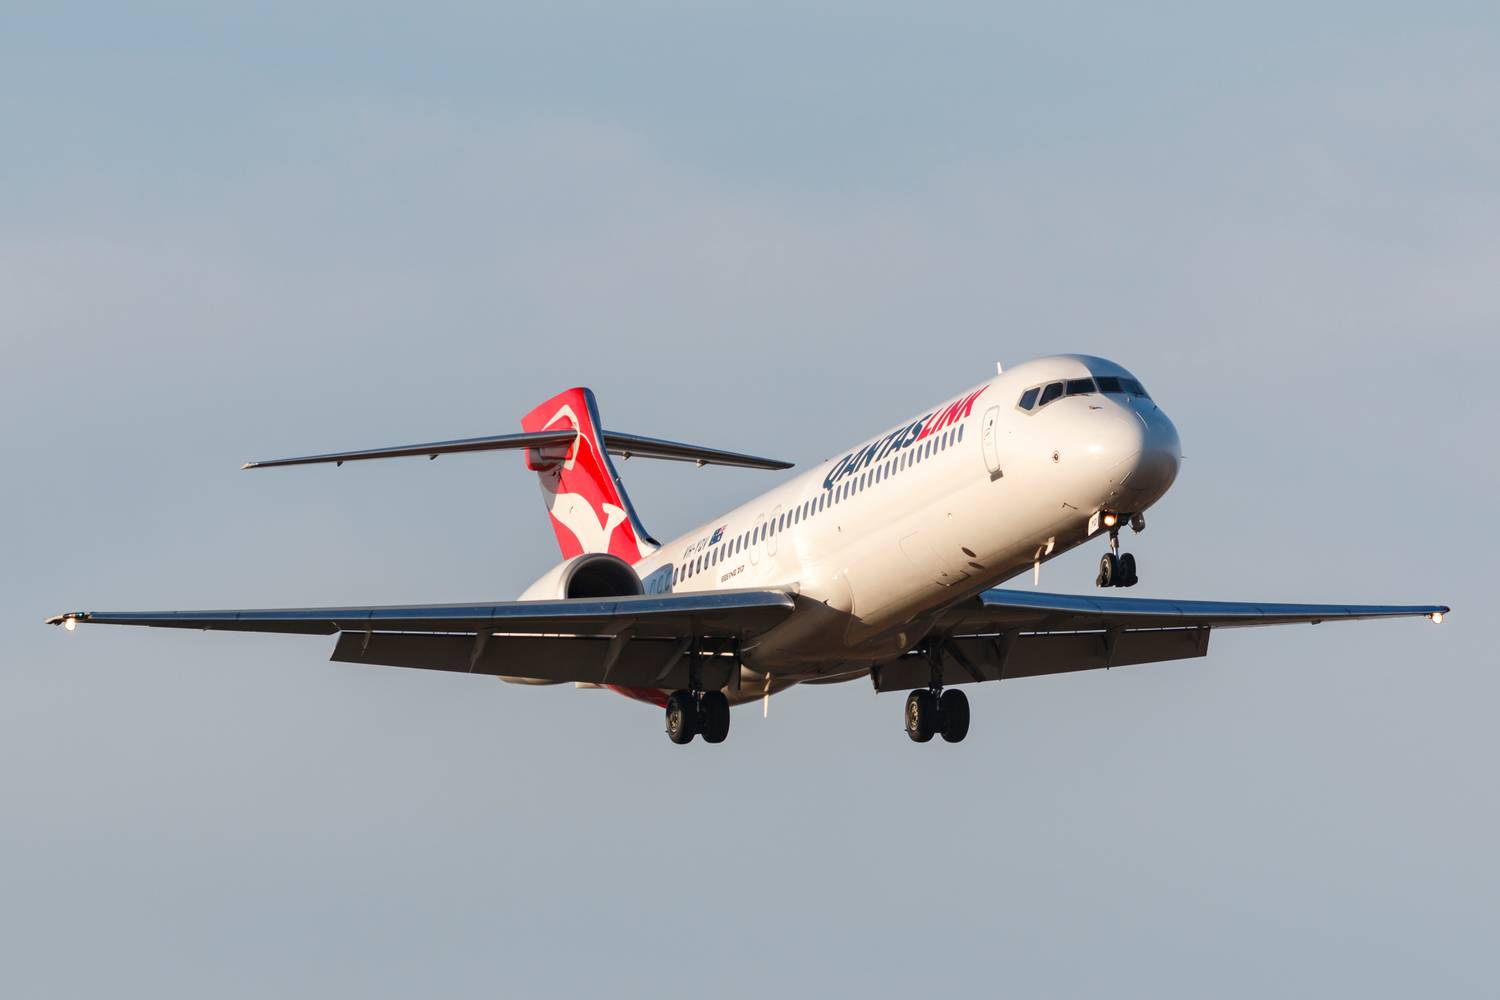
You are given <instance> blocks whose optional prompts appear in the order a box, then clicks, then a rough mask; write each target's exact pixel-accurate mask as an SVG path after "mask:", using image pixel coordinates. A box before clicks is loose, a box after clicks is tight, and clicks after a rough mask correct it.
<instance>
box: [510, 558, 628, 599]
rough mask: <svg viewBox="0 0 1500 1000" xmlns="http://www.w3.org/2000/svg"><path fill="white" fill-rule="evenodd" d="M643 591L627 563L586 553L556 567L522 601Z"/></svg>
mask: <svg viewBox="0 0 1500 1000" xmlns="http://www.w3.org/2000/svg"><path fill="white" fill-rule="evenodd" d="M645 592H646V588H645V587H644V586H643V585H642V584H641V578H640V576H639V575H638V574H637V573H636V571H635V570H634V569H632V568H631V566H630V564H629V563H628V562H626V561H625V560H624V559H621V558H620V557H619V556H612V555H610V554H609V553H607V552H585V553H584V554H583V555H581V556H574V557H573V558H572V559H569V560H567V561H566V562H563V563H560V564H558V565H557V566H556V567H554V568H553V569H552V570H551V571H550V572H549V573H547V575H545V576H543V577H542V578H541V579H540V580H538V581H537V582H536V583H533V584H532V585H531V586H529V587H527V588H526V591H525V593H523V594H522V595H521V600H523V601H545V600H552V599H555V598H571V597H595V598H598V597H634V596H636V595H638V594H644V593H645Z"/></svg>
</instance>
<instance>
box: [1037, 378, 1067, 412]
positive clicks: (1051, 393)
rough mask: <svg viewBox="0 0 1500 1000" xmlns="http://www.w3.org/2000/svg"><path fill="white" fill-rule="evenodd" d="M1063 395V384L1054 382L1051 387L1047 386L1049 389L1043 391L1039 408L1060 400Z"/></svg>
mask: <svg viewBox="0 0 1500 1000" xmlns="http://www.w3.org/2000/svg"><path fill="white" fill-rule="evenodd" d="M1062 394H1063V384H1062V383H1061V382H1053V383H1052V384H1051V385H1049V386H1047V388H1045V389H1043V390H1042V399H1041V402H1039V403H1037V406H1039V407H1041V406H1046V405H1047V404H1048V403H1050V402H1052V401H1053V400H1054V399H1058V398H1059V397H1061V396H1062Z"/></svg>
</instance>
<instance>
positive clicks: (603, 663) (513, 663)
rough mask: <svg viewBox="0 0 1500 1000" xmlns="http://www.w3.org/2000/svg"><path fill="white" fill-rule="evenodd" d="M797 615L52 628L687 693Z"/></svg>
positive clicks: (103, 618)
mask: <svg viewBox="0 0 1500 1000" xmlns="http://www.w3.org/2000/svg"><path fill="white" fill-rule="evenodd" d="M792 608H793V601H792V597H791V595H789V594H787V593H785V592H783V591H778V590H719V591H710V592H703V593H686V594H654V595H649V594H648V595H644V596H639V597H610V598H600V599H593V598H572V599H568V600H549V601H511V602H509V603H500V604H421V605H409V606H402V605H396V606H384V607H351V608H282V609H269V610H225V611H75V612H70V613H68V614H64V615H58V616H56V617H54V618H49V619H47V622H48V624H50V625H64V626H67V627H68V628H70V629H71V628H74V627H76V626H77V625H79V624H104V625H147V626H155V627H158V628H187V629H208V630H226V631H235V632H289V633H300V634H312V635H332V634H334V633H336V632H337V633H341V635H340V636H339V641H338V644H337V645H336V646H335V647H334V652H333V659H334V660H338V661H341V662H351V663H372V664H386V665H390V666H401V667H417V668H421V669H428V670H454V671H462V672H468V673H482V674H494V675H497V676H502V677H508V678H516V679H525V680H532V681H536V682H540V683H560V682H565V681H581V682H586V683H595V684H605V683H608V684H619V685H622V686H634V687H644V688H657V687H664V688H672V687H684V686H686V685H687V682H688V670H689V666H690V661H693V660H694V654H696V665H697V667H698V668H699V669H700V670H701V671H702V672H703V680H704V682H706V683H713V682H717V684H716V685H715V686H716V687H721V686H723V685H724V684H725V683H730V682H731V681H733V680H735V679H737V677H738V671H731V669H730V668H731V665H732V664H734V663H736V662H737V661H736V660H735V659H734V647H735V643H737V642H738V641H740V640H741V639H743V638H745V637H748V636H753V635H755V634H757V633H759V632H763V631H765V630H766V629H769V628H771V627H772V626H773V625H775V624H777V623H778V622H780V621H781V620H782V619H783V618H785V617H786V616H787V615H788V614H790V613H791V611H792Z"/></svg>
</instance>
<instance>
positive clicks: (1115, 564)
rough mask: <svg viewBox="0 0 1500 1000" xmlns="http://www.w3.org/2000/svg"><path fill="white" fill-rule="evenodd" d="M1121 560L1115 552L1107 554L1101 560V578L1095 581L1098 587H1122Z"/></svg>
mask: <svg viewBox="0 0 1500 1000" xmlns="http://www.w3.org/2000/svg"><path fill="white" fill-rule="evenodd" d="M1119 581H1120V559H1119V557H1118V556H1116V555H1115V554H1114V553H1113V552H1106V553H1104V555H1103V556H1102V557H1101V558H1100V559H1099V576H1098V577H1097V578H1096V579H1095V580H1094V585H1095V586H1098V587H1118V586H1119V585H1120V583H1119Z"/></svg>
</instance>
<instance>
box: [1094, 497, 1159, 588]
mask: <svg viewBox="0 0 1500 1000" xmlns="http://www.w3.org/2000/svg"><path fill="white" fill-rule="evenodd" d="M1105 523H1106V524H1108V525H1109V551H1108V552H1106V553H1105V554H1104V555H1103V556H1102V557H1101V558H1100V560H1099V575H1098V576H1097V577H1096V578H1095V579H1094V585H1095V586H1096V587H1134V586H1135V585H1136V584H1137V583H1139V582H1140V578H1139V577H1138V576H1136V572H1135V556H1133V555H1131V554H1130V553H1129V552H1126V553H1124V554H1123V555H1122V554H1121V553H1120V515H1118V514H1111V515H1110V516H1108V517H1107V518H1106V519H1105ZM1130 528H1131V530H1132V531H1134V532H1135V533H1136V534H1140V533H1141V532H1142V531H1145V530H1146V519H1145V517H1143V516H1141V515H1140V514H1132V515H1130Z"/></svg>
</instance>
